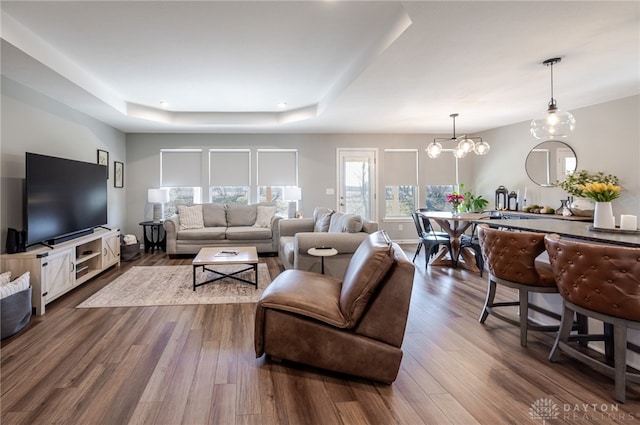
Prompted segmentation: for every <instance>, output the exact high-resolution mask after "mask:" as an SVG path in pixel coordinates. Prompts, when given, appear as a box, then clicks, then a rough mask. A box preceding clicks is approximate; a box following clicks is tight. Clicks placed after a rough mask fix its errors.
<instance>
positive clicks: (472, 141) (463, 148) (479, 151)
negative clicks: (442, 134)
mask: <svg viewBox="0 0 640 425" xmlns="http://www.w3.org/2000/svg"><path fill="white" fill-rule="evenodd" d="M449 116H450V117H451V118H453V137H451V138H448V139H447V138H438V137H436V138H434V139H433V142H431V143H429V146H427V156H428V157H429V158H438V157H439V156H440V154H441V153H442V144H441V143H440V142H446V141H454V142H457V145H456V147H455V148H454V149H453V156H455V157H456V158H464V157H465V156H466V155H467V154H468V153H469V152H471V151H473V152H475V154H476V155H486V154H487V152H489V149H491V147H490V146H489V144H488V143H487V142H483V141H482V137H467V136H466V135H462V136H460V137H456V117H457V116H458V114H451V115H449Z"/></svg>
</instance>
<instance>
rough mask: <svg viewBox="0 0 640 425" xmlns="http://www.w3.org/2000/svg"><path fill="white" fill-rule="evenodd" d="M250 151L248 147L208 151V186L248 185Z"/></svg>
mask: <svg viewBox="0 0 640 425" xmlns="http://www.w3.org/2000/svg"><path fill="white" fill-rule="evenodd" d="M250 170H251V152H250V151H249V150H248V149H224V150H215V149H212V150H210V151H209V186H249V185H250V184H251V171H250Z"/></svg>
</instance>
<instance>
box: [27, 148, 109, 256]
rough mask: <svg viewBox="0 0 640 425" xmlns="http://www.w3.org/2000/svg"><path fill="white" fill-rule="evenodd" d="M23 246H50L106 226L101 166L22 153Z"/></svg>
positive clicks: (105, 174)
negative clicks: (41, 244)
mask: <svg viewBox="0 0 640 425" xmlns="http://www.w3.org/2000/svg"><path fill="white" fill-rule="evenodd" d="M25 163H26V182H25V192H26V193H25V198H24V199H25V206H24V215H25V220H24V222H25V225H26V233H27V237H26V245H27V246H29V245H34V244H37V243H45V244H50V245H53V244H55V243H58V242H62V241H65V240H69V239H72V238H74V237H77V236H81V235H83V234H86V233H89V232H91V231H93V229H94V228H95V227H98V226H102V225H105V224H106V223H107V170H106V167H105V166H104V165H98V164H92V163H89V162H82V161H74V160H71V159H64V158H56V157H53V156H47V155H40V154H35V153H30V152H27V153H26V161H25Z"/></svg>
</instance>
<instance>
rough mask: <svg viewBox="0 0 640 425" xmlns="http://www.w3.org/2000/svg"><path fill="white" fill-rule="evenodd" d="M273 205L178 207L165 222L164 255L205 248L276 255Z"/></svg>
mask: <svg viewBox="0 0 640 425" xmlns="http://www.w3.org/2000/svg"><path fill="white" fill-rule="evenodd" d="M279 220H280V217H278V216H276V215H275V206H274V205H273V204H266V203H262V204H253V205H239V204H194V205H189V206H179V207H178V214H176V215H173V216H172V217H170V218H168V219H167V220H165V222H164V230H165V232H166V238H167V254H169V255H170V256H174V255H177V254H197V253H198V251H200V248H202V247H205V246H220V247H225V246H255V247H256V249H257V251H258V252H259V253H276V252H278V240H279V237H280V234H279V227H278V222H279Z"/></svg>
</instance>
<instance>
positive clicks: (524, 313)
mask: <svg viewBox="0 0 640 425" xmlns="http://www.w3.org/2000/svg"><path fill="white" fill-rule="evenodd" d="M518 298H519V301H520V346H522V347H526V346H527V330H528V329H529V291H527V290H525V289H521V290H520V291H518Z"/></svg>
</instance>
